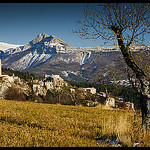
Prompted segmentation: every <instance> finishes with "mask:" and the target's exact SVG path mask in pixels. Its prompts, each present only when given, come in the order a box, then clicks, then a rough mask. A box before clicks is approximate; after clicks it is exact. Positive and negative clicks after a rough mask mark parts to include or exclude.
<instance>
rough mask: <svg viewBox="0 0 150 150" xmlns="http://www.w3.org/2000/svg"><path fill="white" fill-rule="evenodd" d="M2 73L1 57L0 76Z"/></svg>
mask: <svg viewBox="0 0 150 150" xmlns="http://www.w3.org/2000/svg"><path fill="white" fill-rule="evenodd" d="M1 75H2V67H1V59H0V76H1Z"/></svg>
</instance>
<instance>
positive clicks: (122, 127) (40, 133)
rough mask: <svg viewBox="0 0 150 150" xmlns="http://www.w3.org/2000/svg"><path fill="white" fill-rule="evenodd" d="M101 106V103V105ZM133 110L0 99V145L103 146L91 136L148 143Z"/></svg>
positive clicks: (129, 143) (127, 143)
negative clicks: (115, 137) (112, 137)
mask: <svg viewBox="0 0 150 150" xmlns="http://www.w3.org/2000/svg"><path fill="white" fill-rule="evenodd" d="M102 107H103V108H104V106H102ZM140 123H141V117H139V116H138V115H135V113H134V112H133V111H127V110H126V111H125V110H109V109H101V107H100V106H99V107H94V108H93V107H81V106H67V105H59V104H57V105H56V104H42V103H33V102H21V101H10V100H9V101H8V100H0V147H12V146H15V147H18V146H19V147H29V146H30V147H31V146H33V147H37V146H43V147H103V146H106V145H104V144H102V143H98V142H97V141H96V140H95V139H94V137H96V136H97V135H98V136H104V135H106V136H108V137H111V136H117V137H118V138H119V140H120V141H121V142H123V144H125V145H127V146H132V144H133V142H140V145H139V146H150V141H149V137H150V136H149V134H147V135H146V136H143V134H142V131H141V125H140Z"/></svg>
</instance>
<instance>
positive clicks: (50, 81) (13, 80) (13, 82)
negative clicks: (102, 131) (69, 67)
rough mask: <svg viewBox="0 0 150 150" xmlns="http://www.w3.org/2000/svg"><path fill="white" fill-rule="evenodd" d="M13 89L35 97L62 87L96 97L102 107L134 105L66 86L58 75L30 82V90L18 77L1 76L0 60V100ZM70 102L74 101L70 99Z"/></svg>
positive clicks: (94, 92) (94, 101) (84, 89)
mask: <svg viewBox="0 0 150 150" xmlns="http://www.w3.org/2000/svg"><path fill="white" fill-rule="evenodd" d="M10 87H15V88H18V89H19V90H20V91H22V92H23V93H24V94H25V95H29V93H30V92H31V90H33V92H34V93H35V95H36V96H39V95H40V96H46V93H47V90H50V91H51V90H54V89H55V91H59V92H61V90H62V88H63V87H69V89H70V93H72V94H73V93H76V91H77V90H78V91H81V92H82V93H84V95H87V94H90V95H91V96H92V95H96V96H97V97H99V98H100V99H101V98H102V99H104V100H105V102H104V105H106V106H110V107H113V108H124V109H128V110H129V109H130V110H134V104H133V103H131V102H125V101H124V100H123V99H122V98H119V97H118V98H117V99H116V98H113V97H110V96H108V95H107V94H106V93H104V92H99V93H97V92H96V88H94V87H88V88H82V87H80V88H74V87H71V86H69V85H68V83H67V82H66V81H64V80H63V79H62V78H61V77H60V75H53V74H52V75H47V74H45V75H44V80H37V79H34V80H32V88H31V86H29V84H28V83H27V82H26V81H24V80H23V79H20V78H19V77H18V76H15V75H14V74H13V75H12V76H9V75H2V69H1V59H0V99H5V92H6V91H7V90H8V89H9V88H10ZM72 100H74V99H73V98H72ZM35 102H38V100H35ZM85 102H86V106H89V107H93V106H96V105H98V103H99V101H97V100H96V99H95V100H93V101H92V100H85Z"/></svg>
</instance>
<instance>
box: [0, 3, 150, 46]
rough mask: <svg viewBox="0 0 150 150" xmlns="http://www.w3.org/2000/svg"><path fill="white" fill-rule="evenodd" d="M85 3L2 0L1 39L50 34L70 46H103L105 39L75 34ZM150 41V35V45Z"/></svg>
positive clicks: (14, 41)
mask: <svg viewBox="0 0 150 150" xmlns="http://www.w3.org/2000/svg"><path fill="white" fill-rule="evenodd" d="M85 6H86V3H0V42H6V43H11V44H26V43H27V42H29V41H31V40H32V39H33V38H34V37H35V36H37V35H38V34H39V33H46V34H48V35H51V34H52V35H54V36H56V37H58V38H60V39H62V40H63V41H65V42H66V43H68V44H69V45H70V46H77V47H78V46H80V47H88V46H101V45H102V44H103V42H104V41H101V40H90V39H88V40H87V39H84V40H83V39H81V38H80V37H78V35H76V34H72V33H71V32H72V29H76V28H77V26H78V23H77V21H78V20H79V19H80V16H81V15H82V13H83V9H84V8H85ZM149 41H150V38H149V37H147V38H146V41H145V42H146V43H149V44H148V45H150V42H149ZM103 46H104V45H103ZM105 46H113V43H112V42H109V43H108V44H107V45H105Z"/></svg>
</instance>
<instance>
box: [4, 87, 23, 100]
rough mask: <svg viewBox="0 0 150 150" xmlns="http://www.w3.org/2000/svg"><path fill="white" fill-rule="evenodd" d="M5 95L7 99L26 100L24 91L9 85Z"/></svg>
mask: <svg viewBox="0 0 150 150" xmlns="http://www.w3.org/2000/svg"><path fill="white" fill-rule="evenodd" d="M4 97H5V99H7V100H16V101H25V100H26V98H25V95H24V94H23V92H22V91H21V90H20V89H18V88H14V87H9V88H8V89H7V90H6V92H5V95H4Z"/></svg>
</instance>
